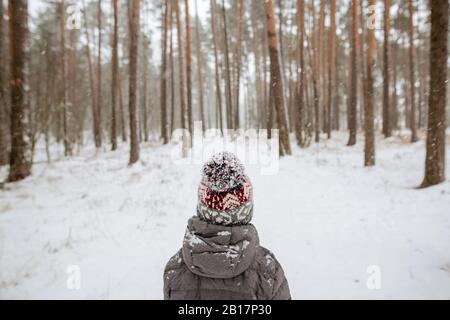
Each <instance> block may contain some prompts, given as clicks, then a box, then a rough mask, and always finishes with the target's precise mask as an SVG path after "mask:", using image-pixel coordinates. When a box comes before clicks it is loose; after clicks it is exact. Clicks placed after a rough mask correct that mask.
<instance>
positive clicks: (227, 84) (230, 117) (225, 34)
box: [222, 0, 233, 129]
mask: <svg viewBox="0 0 450 320" xmlns="http://www.w3.org/2000/svg"><path fill="white" fill-rule="evenodd" d="M222 19H223V42H224V51H225V52H224V56H225V102H226V107H227V128H228V129H231V128H233V103H232V100H231V75H230V58H229V56H228V30H227V29H228V28H227V17H226V11H225V0H222Z"/></svg>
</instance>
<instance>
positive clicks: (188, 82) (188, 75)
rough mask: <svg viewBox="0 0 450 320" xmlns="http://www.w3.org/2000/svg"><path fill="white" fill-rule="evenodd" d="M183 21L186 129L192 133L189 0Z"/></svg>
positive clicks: (186, 0)
mask: <svg viewBox="0 0 450 320" xmlns="http://www.w3.org/2000/svg"><path fill="white" fill-rule="evenodd" d="M184 11H185V23H186V26H185V27H186V91H187V113H188V129H189V133H190V134H191V139H192V133H193V128H194V123H193V119H192V63H191V60H192V59H191V23H190V17H189V1H188V0H184Z"/></svg>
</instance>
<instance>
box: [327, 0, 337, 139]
mask: <svg viewBox="0 0 450 320" xmlns="http://www.w3.org/2000/svg"><path fill="white" fill-rule="evenodd" d="M335 42H336V0H331V2H330V33H329V35H328V105H327V114H326V115H327V121H326V130H325V131H326V132H327V137H328V139H330V138H331V127H332V124H331V107H332V105H333V103H335V102H333V100H334V97H335V94H334V90H336V74H335V71H336V67H335V65H334V63H335V61H336V59H335V57H334V56H335V54H336V52H335V49H336V44H335Z"/></svg>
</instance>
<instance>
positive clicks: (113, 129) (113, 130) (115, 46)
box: [111, 0, 119, 151]
mask: <svg viewBox="0 0 450 320" xmlns="http://www.w3.org/2000/svg"><path fill="white" fill-rule="evenodd" d="M113 15H114V25H113V28H114V31H113V39H112V48H111V49H112V63H111V65H112V71H111V149H112V150H113V151H114V150H116V149H117V120H116V101H117V88H118V85H117V83H118V81H117V75H118V68H119V57H118V41H117V39H118V31H119V21H118V20H119V14H118V8H117V0H113Z"/></svg>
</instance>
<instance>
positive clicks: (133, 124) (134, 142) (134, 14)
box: [128, 0, 140, 165]
mask: <svg viewBox="0 0 450 320" xmlns="http://www.w3.org/2000/svg"><path fill="white" fill-rule="evenodd" d="M129 10H130V12H129V14H128V17H129V31H130V34H129V38H130V67H129V68H130V70H129V73H130V74H129V76H130V81H129V112H130V144H131V145H130V165H132V164H134V163H136V162H137V161H138V160H139V141H138V118H137V111H136V109H137V108H136V96H137V57H138V47H139V25H140V24H139V17H140V0H130V5H129Z"/></svg>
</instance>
